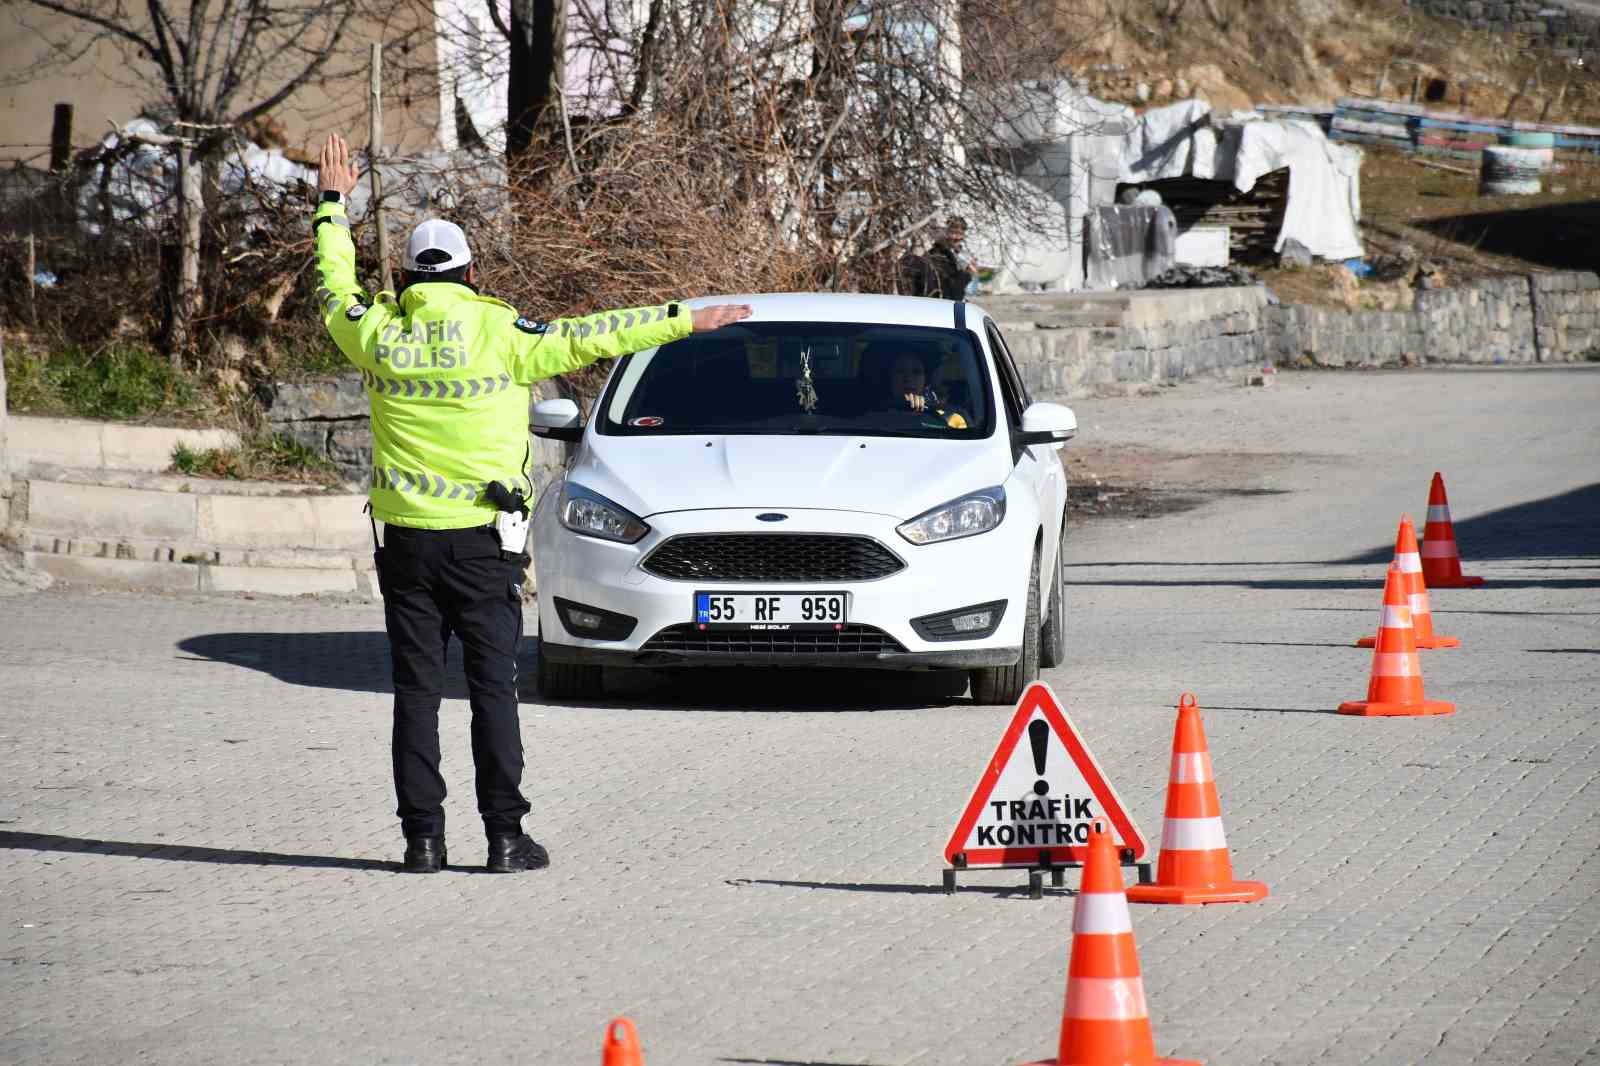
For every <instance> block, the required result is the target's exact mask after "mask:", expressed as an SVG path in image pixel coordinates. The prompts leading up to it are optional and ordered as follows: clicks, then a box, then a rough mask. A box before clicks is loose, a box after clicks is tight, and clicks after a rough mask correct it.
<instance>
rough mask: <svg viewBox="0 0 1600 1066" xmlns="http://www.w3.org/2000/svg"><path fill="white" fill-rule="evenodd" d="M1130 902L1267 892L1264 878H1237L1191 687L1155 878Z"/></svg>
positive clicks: (1178, 732) (1249, 897)
mask: <svg viewBox="0 0 1600 1066" xmlns="http://www.w3.org/2000/svg"><path fill="white" fill-rule="evenodd" d="M1127 895H1128V902H1130V903H1254V902H1256V901H1257V900H1260V899H1266V898H1267V886H1266V885H1264V884H1262V883H1261V882H1260V881H1235V880H1234V879H1233V863H1232V862H1231V861H1230V860H1229V858H1228V841H1227V838H1226V837H1225V836H1224V835H1223V831H1222V804H1221V802H1220V801H1219V800H1218V798H1217V782H1216V778H1214V777H1213V776H1212V774H1211V750H1210V748H1209V746H1208V745H1207V744H1206V734H1205V729H1204V727H1203V726H1201V724H1200V707H1199V705H1198V704H1196V703H1195V698H1194V696H1193V695H1192V694H1191V693H1188V692H1185V693H1184V694H1183V695H1182V696H1181V697H1179V699H1178V725H1177V728H1176V729H1175V730H1174V731H1173V736H1172V773H1171V774H1170V775H1169V777H1168V781H1167V818H1166V822H1165V824H1164V825H1163V826H1162V829H1161V861H1160V863H1159V864H1158V865H1157V867H1156V879H1155V881H1154V883H1152V884H1148V885H1134V886H1133V887H1131V888H1129V889H1128V892H1127Z"/></svg>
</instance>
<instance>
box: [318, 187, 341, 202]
mask: <svg viewBox="0 0 1600 1066" xmlns="http://www.w3.org/2000/svg"><path fill="white" fill-rule="evenodd" d="M321 200H322V202H323V203H325V204H342V203H344V193H342V192H340V191H339V190H338V189H323V190H322V196H321Z"/></svg>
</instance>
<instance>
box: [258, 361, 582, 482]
mask: <svg viewBox="0 0 1600 1066" xmlns="http://www.w3.org/2000/svg"><path fill="white" fill-rule="evenodd" d="M559 395H560V393H559V392H558V391H557V389H556V387H555V385H554V383H553V382H539V383H538V384H537V385H535V386H534V388H533V396H532V399H531V402H530V408H531V406H532V404H533V403H538V402H539V401H540V400H548V399H555V398H556V397H558V396H559ZM262 400H263V404H264V406H265V407H266V408H267V414H266V417H267V427H268V428H269V429H270V430H272V431H273V432H276V433H282V434H284V435H286V436H289V437H292V438H294V439H295V440H297V441H299V442H300V443H301V444H304V445H305V446H306V447H308V448H311V449H312V450H314V451H315V452H316V453H317V454H318V455H320V456H322V457H324V458H325V459H327V460H328V461H329V462H331V463H333V464H334V465H335V466H336V467H338V468H339V472H340V473H341V474H342V475H343V476H344V477H345V478H347V479H349V480H350V481H351V482H354V483H356V484H359V485H365V484H367V482H368V479H369V477H370V475H371V471H372V430H371V426H370V424H369V408H368V406H367V394H366V389H365V388H364V387H363V386H362V384H361V379H360V378H359V377H357V376H356V375H355V374H354V372H351V373H349V374H347V375H344V376H342V377H337V378H324V379H319V380H315V381H301V382H278V383H275V384H273V385H272V386H271V387H270V388H269V389H268V390H267V392H266V395H264V396H263V397H262ZM528 440H529V445H530V448H531V450H532V454H531V456H530V462H531V464H532V473H531V475H530V476H531V477H532V479H533V484H534V486H535V487H538V486H540V485H543V484H544V483H545V482H547V481H549V480H550V479H551V478H552V477H554V476H555V475H556V474H557V473H559V472H560V470H561V467H562V463H563V455H562V447H561V445H559V444H554V443H551V442H550V441H546V440H542V439H540V438H537V437H531V436H530V437H529V438H528Z"/></svg>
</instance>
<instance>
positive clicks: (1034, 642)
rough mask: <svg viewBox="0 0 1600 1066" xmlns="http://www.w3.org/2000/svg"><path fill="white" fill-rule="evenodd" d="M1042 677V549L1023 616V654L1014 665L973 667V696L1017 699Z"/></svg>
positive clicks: (1036, 555) (981, 699)
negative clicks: (1040, 584) (1040, 672)
mask: <svg viewBox="0 0 1600 1066" xmlns="http://www.w3.org/2000/svg"><path fill="white" fill-rule="evenodd" d="M1038 677H1039V553H1038V552H1034V553H1033V568H1032V569H1031V570H1030V571H1029V572H1028V612H1027V615H1026V617H1024V618H1023V620H1022V656H1021V658H1019V659H1018V660H1017V661H1016V663H1014V664H1013V665H1011V666H980V667H978V668H977V669H976V670H973V671H972V698H973V699H974V700H975V701H977V702H978V703H998V704H1007V703H1016V702H1017V700H1019V699H1021V698H1022V692H1023V690H1024V689H1026V688H1027V687H1028V685H1029V684H1031V683H1032V682H1034V681H1035V680H1037V679H1038Z"/></svg>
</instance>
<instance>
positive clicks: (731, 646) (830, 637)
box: [639, 622, 906, 659]
mask: <svg viewBox="0 0 1600 1066" xmlns="http://www.w3.org/2000/svg"><path fill="white" fill-rule="evenodd" d="M639 650H640V651H641V652H652V651H655V652H678V653H692V654H700V655H726V656H728V657H730V658H734V657H743V656H763V657H772V658H777V659H782V658H789V657H793V658H827V659H850V658H861V659H875V658H877V657H878V656H879V655H880V654H883V653H886V652H887V653H893V652H903V651H905V650H906V649H905V646H904V645H902V644H901V643H900V642H899V641H898V640H895V639H894V638H893V637H891V636H890V635H889V634H887V633H885V632H884V631H883V630H881V629H878V628H876V627H875V626H863V625H854V624H850V625H845V626H842V627H840V628H839V629H837V630H833V629H801V630H793V629H791V630H787V631H784V632H768V631H764V630H754V631H746V630H742V629H700V628H698V627H696V626H695V625H694V624H693V623H691V622H685V623H683V624H681V625H675V626H668V627H667V628H666V629H663V630H662V631H661V632H659V633H657V634H656V635H655V636H653V637H651V638H650V639H649V640H648V641H646V642H645V645H644V647H643V648H641V649H639Z"/></svg>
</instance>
